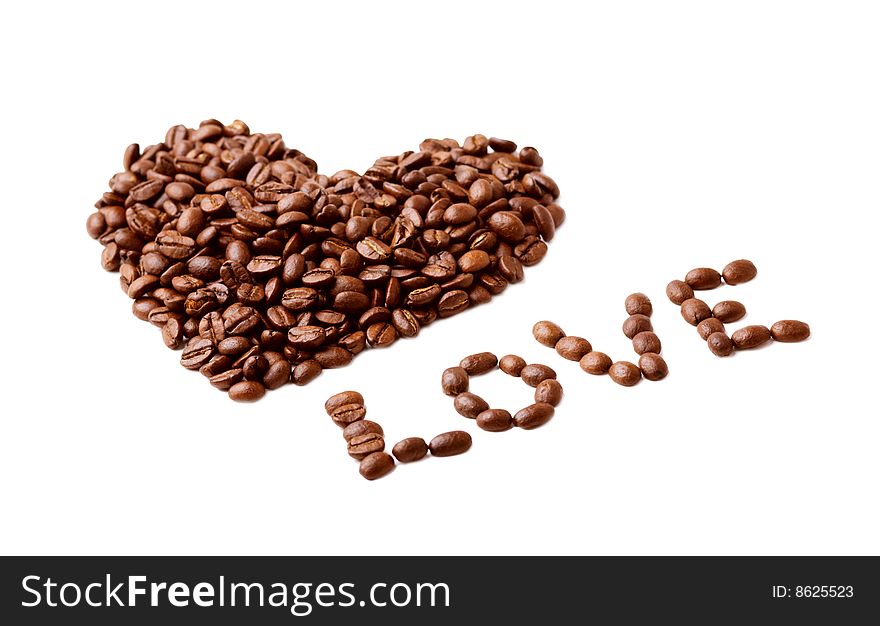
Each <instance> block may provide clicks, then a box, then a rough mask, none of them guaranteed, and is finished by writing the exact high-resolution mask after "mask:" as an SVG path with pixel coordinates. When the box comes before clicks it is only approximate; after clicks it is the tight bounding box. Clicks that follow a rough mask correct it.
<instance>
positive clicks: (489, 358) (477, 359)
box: [458, 352, 498, 376]
mask: <svg viewBox="0 0 880 626" xmlns="http://www.w3.org/2000/svg"><path fill="white" fill-rule="evenodd" d="M458 365H459V367H461V369H463V370H464V371H465V372H467V373H468V375H470V376H477V375H479V374H485V373H486V372H488V371H489V370H492V369H494V368H495V366H496V365H498V357H497V356H495V355H494V354H492V353H491V352H478V353H477V354H471V355H470V356H466V357H464V358H463V359H462V360H461V362H460V363H459V364H458Z"/></svg>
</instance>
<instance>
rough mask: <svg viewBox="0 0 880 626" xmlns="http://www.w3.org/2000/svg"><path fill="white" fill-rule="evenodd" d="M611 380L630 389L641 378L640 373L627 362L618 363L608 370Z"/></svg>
mask: <svg viewBox="0 0 880 626" xmlns="http://www.w3.org/2000/svg"><path fill="white" fill-rule="evenodd" d="M608 375H609V376H610V377H611V380H613V381H614V382H616V383H617V384H618V385H623V386H624V387H632V386H633V385H635V384H636V383H637V382H639V380H641V378H642V371H641V370H640V369H639V368H638V367H637V366H636V365H635V364H633V363H630V362H629V361H618V362H617V363H613V364H612V365H611V367H610V368H608Z"/></svg>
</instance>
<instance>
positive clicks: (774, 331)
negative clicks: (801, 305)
mask: <svg viewBox="0 0 880 626" xmlns="http://www.w3.org/2000/svg"><path fill="white" fill-rule="evenodd" d="M770 335H771V336H772V337H773V339H775V340H776V341H781V342H782V343H794V342H797V341H803V340H804V339H806V338H807V337H809V336H810V326H809V325H808V324H806V323H805V322H800V321H798V320H780V321H778V322H776V323H775V324H773V326H771V327H770Z"/></svg>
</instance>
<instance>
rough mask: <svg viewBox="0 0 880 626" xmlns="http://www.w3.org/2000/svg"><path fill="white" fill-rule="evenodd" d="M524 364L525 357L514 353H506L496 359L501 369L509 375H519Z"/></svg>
mask: <svg viewBox="0 0 880 626" xmlns="http://www.w3.org/2000/svg"><path fill="white" fill-rule="evenodd" d="M525 366H526V361H525V359H523V358H522V357H518V356H516V355H515V354H507V355H505V356H503V357H501V359H500V360H499V361H498V367H499V368H500V369H501V371H502V372H504V373H505V374H509V375H511V376H519V375H520V374H521V373H522V370H523V368H524V367H525Z"/></svg>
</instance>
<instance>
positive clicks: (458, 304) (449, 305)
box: [437, 289, 470, 317]
mask: <svg viewBox="0 0 880 626" xmlns="http://www.w3.org/2000/svg"><path fill="white" fill-rule="evenodd" d="M469 304H470V300H469V299H468V295H467V292H466V291H462V290H460V289H455V290H453V291H447V292H446V293H444V294H443V295H442V296H440V301H439V302H438V303H437V314H438V315H439V316H440V317H451V316H453V315H455V314H457V313H461V312H462V311H464V310H465V309H466V308H468V305H469Z"/></svg>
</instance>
